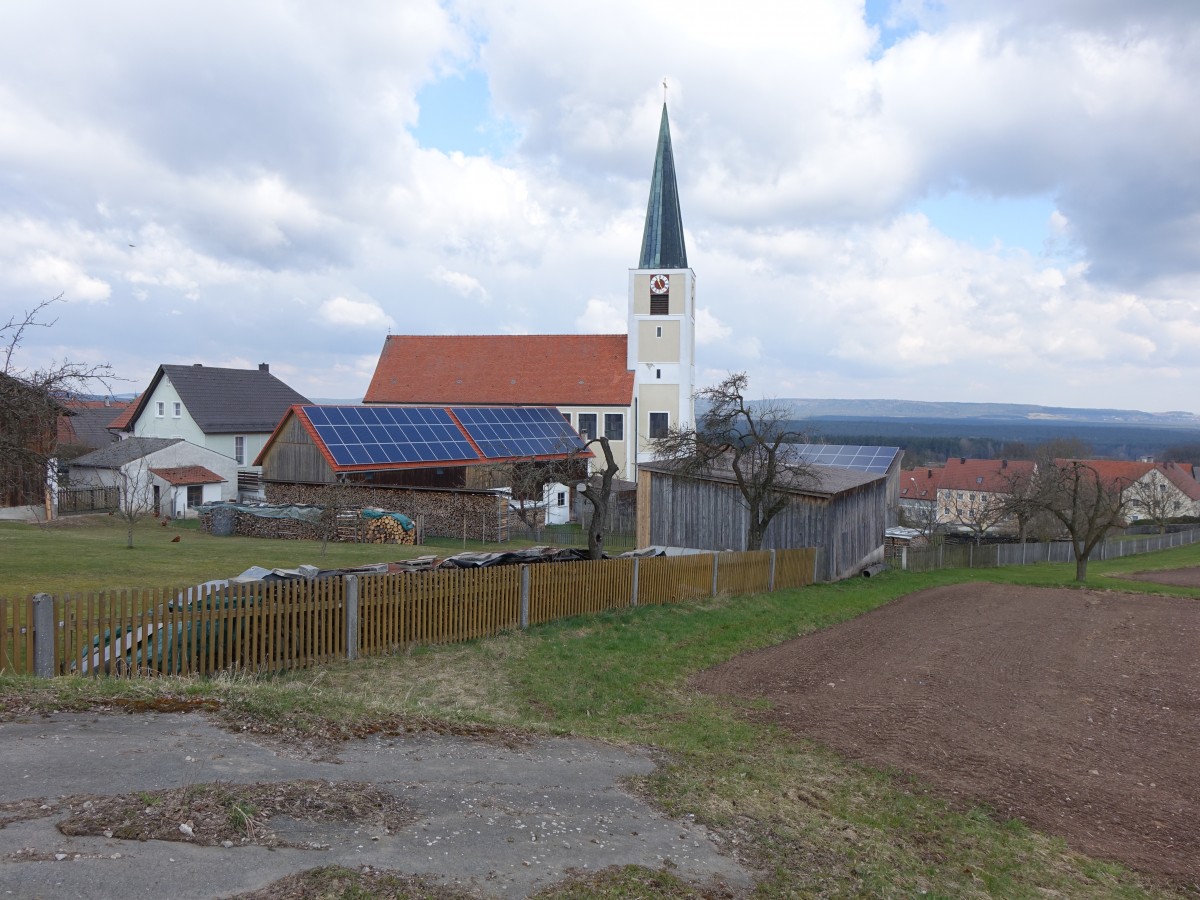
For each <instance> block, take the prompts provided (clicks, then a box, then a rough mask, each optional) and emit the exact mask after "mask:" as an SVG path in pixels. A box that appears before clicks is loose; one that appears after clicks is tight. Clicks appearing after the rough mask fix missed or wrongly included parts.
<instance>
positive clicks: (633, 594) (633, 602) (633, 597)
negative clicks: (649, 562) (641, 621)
mask: <svg viewBox="0 0 1200 900" xmlns="http://www.w3.org/2000/svg"><path fill="white" fill-rule="evenodd" d="M639 562H641V560H640V559H638V557H636V556H635V557H634V558H633V587H632V589H631V590H630V592H629V605H630V606H637V597H638V563H639Z"/></svg>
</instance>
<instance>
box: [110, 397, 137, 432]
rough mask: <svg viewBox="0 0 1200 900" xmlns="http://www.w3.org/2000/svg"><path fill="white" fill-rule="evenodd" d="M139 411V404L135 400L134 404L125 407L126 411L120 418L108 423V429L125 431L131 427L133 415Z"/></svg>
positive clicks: (122, 412) (123, 411)
mask: <svg viewBox="0 0 1200 900" xmlns="http://www.w3.org/2000/svg"><path fill="white" fill-rule="evenodd" d="M137 411H138V404H137V400H136V399H134V401H133V402H132V403H130V404H129V405H128V406H126V407H125V409H124V410H122V411H121V414H120V415H119V416H117V417H116V418H115V419H113V420H112V421H111V422H109V423H108V427H109V428H110V429H112V430H113V431H124V430H125V429H126V428H128V427H129V423H130V422H131V421H133V414H134V413H136V412H137Z"/></svg>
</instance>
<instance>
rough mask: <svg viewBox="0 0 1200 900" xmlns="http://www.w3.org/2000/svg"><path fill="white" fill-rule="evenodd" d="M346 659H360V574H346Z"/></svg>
mask: <svg viewBox="0 0 1200 900" xmlns="http://www.w3.org/2000/svg"><path fill="white" fill-rule="evenodd" d="M343 608H344V609H345V611H346V625H345V628H346V659H358V576H357V575H347V576H346V600H345V603H344V604H343Z"/></svg>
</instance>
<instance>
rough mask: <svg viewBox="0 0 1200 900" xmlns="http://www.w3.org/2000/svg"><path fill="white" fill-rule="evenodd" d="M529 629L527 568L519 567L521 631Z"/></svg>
mask: <svg viewBox="0 0 1200 900" xmlns="http://www.w3.org/2000/svg"><path fill="white" fill-rule="evenodd" d="M527 628H529V566H527V565H524V566H521V630H522V631H524V630H526V629H527Z"/></svg>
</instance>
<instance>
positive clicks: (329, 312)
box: [317, 297, 396, 329]
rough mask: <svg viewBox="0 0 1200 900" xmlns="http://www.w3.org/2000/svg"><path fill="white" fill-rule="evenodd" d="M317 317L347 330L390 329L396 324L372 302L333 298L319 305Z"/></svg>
mask: <svg viewBox="0 0 1200 900" xmlns="http://www.w3.org/2000/svg"><path fill="white" fill-rule="evenodd" d="M317 315H318V316H319V317H320V318H321V319H323V320H324V321H326V322H328V323H329V324H331V325H340V326H345V327H349V328H375V329H380V328H392V327H394V326H395V324H396V323H395V322H394V321H393V319H392V317H391V316H389V315H388V314H387V313H385V312H384V311H383V309H382V307H380V305H379V304H378V303H376V302H375V301H374V300H350V299H348V298H346V297H333V298H331V299H329V300H326V301H325V302H324V303H322V304H321V306H320V308H319V309H318V310H317Z"/></svg>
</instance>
